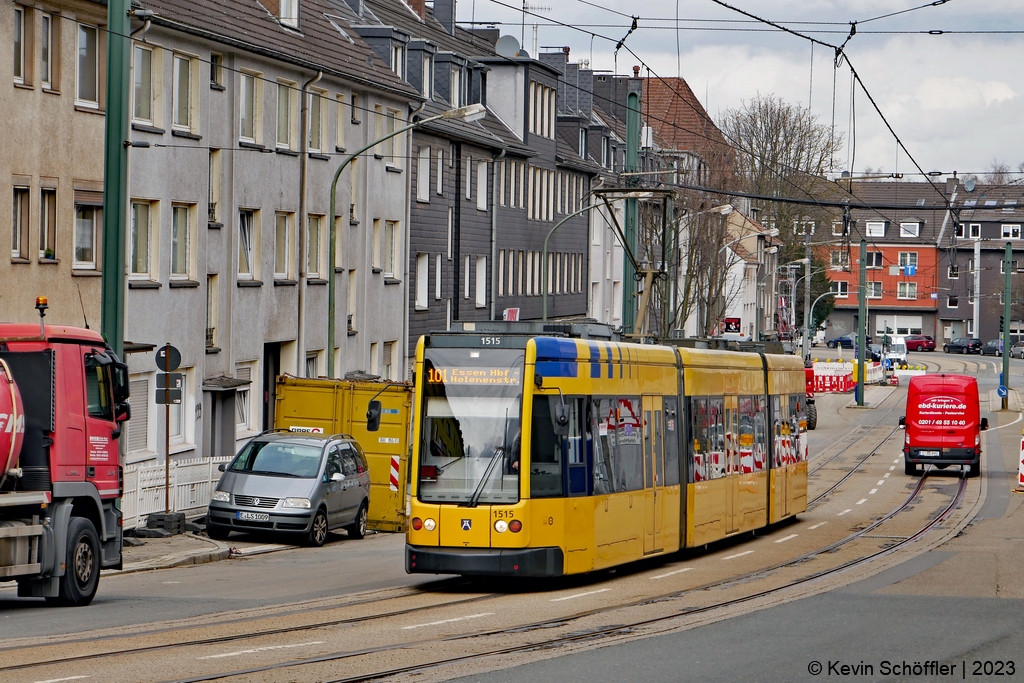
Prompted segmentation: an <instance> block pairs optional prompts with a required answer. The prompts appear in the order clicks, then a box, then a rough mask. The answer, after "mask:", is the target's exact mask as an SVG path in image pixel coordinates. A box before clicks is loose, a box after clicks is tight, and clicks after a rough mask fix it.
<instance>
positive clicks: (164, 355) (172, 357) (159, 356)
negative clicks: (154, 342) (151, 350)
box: [156, 344, 181, 372]
mask: <svg viewBox="0 0 1024 683" xmlns="http://www.w3.org/2000/svg"><path fill="white" fill-rule="evenodd" d="M180 365H181V352H179V351H178V349H176V348H174V347H173V346H171V345H170V344H165V345H163V346H161V347H160V348H159V349H157V350H156V368H157V370H163V371H164V372H171V371H173V370H177V369H178V366H180Z"/></svg>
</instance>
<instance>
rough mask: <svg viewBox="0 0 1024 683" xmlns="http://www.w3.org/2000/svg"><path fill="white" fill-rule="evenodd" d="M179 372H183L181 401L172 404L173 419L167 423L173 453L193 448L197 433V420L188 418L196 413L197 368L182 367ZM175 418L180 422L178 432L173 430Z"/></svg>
mask: <svg viewBox="0 0 1024 683" xmlns="http://www.w3.org/2000/svg"><path fill="white" fill-rule="evenodd" d="M178 372H179V373H181V403H179V404H177V405H172V406H171V410H170V414H171V421H170V422H168V424H167V430H168V433H169V436H170V442H171V453H172V454H173V453H180V452H182V451H188V450H192V448H193V447H194V444H193V439H194V434H195V420H189V419H188V416H189V415H190V414H191V415H194V414H195V397H194V396H193V394H192V388H191V387H192V386H193V384H192V382H193V377H194V375H195V368H181V369H180V370H178ZM175 420H177V423H178V431H176V432H174V431H171V430H172V425H173V424H174V421H175Z"/></svg>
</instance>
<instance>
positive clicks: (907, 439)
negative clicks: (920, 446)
mask: <svg viewBox="0 0 1024 683" xmlns="http://www.w3.org/2000/svg"><path fill="white" fill-rule="evenodd" d="M903 444H904V445H906V446H909V445H910V432H907V433H906V434H904V435H903Z"/></svg>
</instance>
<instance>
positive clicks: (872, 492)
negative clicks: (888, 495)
mask: <svg viewBox="0 0 1024 683" xmlns="http://www.w3.org/2000/svg"><path fill="white" fill-rule="evenodd" d="M876 491H878V489H871V490H870V491H868V495H869V496H870V495H873V494H874V493H875V492H876ZM861 502H862V503H863V502H864V501H861ZM858 504H859V503H858Z"/></svg>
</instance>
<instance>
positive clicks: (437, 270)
mask: <svg viewBox="0 0 1024 683" xmlns="http://www.w3.org/2000/svg"><path fill="white" fill-rule="evenodd" d="M434 299H436V300H437V301H440V300H441V254H438V255H437V256H435V257H434Z"/></svg>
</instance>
